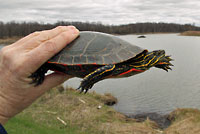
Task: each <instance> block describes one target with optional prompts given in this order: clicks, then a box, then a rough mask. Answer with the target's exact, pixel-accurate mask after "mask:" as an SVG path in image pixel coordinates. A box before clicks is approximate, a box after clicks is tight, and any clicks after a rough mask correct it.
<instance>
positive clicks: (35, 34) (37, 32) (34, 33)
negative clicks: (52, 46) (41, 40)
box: [30, 31, 41, 36]
mask: <svg viewBox="0 0 200 134" xmlns="http://www.w3.org/2000/svg"><path fill="white" fill-rule="evenodd" d="M40 33H41V32H39V31H35V32H33V33H31V34H30V35H31V36H38V35H40Z"/></svg>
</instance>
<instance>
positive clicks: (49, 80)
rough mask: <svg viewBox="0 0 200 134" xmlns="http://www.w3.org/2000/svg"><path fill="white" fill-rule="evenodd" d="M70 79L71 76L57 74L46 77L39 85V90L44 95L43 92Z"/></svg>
mask: <svg viewBox="0 0 200 134" xmlns="http://www.w3.org/2000/svg"><path fill="white" fill-rule="evenodd" d="M70 78H72V76H69V75H66V74H61V73H57V72H55V73H52V74H49V75H47V76H46V77H45V79H44V82H43V83H42V84H41V85H40V89H41V90H42V92H41V93H44V92H45V91H47V90H49V89H51V88H53V87H56V86H58V85H60V84H62V83H63V82H65V81H66V80H68V79H70Z"/></svg>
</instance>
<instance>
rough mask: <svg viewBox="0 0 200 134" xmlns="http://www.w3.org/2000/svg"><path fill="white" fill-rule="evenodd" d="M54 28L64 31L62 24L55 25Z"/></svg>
mask: <svg viewBox="0 0 200 134" xmlns="http://www.w3.org/2000/svg"><path fill="white" fill-rule="evenodd" d="M56 29H57V30H58V31H59V32H62V31H64V28H63V26H57V27H56Z"/></svg>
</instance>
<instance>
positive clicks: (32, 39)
mask: <svg viewBox="0 0 200 134" xmlns="http://www.w3.org/2000/svg"><path fill="white" fill-rule="evenodd" d="M71 29H76V28H75V27H74V26H58V27H56V28H54V29H51V30H44V31H40V32H38V31H36V32H34V33H31V34H30V35H28V36H26V37H25V38H22V39H21V40H19V41H18V42H16V44H19V45H20V46H22V47H23V48H30V50H31V49H33V48H35V47H37V46H38V45H39V44H41V43H42V42H44V41H47V40H49V39H52V38H54V37H55V36H57V35H58V34H60V33H62V32H65V31H69V30H71Z"/></svg>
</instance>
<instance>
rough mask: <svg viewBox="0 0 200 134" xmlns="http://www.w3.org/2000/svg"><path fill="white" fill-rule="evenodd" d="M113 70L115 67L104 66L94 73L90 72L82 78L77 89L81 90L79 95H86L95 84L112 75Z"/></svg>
mask: <svg viewBox="0 0 200 134" xmlns="http://www.w3.org/2000/svg"><path fill="white" fill-rule="evenodd" d="M114 69H115V65H105V66H103V67H100V68H98V69H96V70H95V71H93V72H91V73H90V74H88V75H87V76H85V77H84V78H83V80H82V81H81V84H80V86H79V88H77V89H81V92H80V93H82V92H84V93H87V92H88V90H89V89H91V88H92V87H93V85H94V84H95V83H97V82H98V81H100V80H103V79H105V78H106V77H107V76H109V75H112V72H113V70H114Z"/></svg>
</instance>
